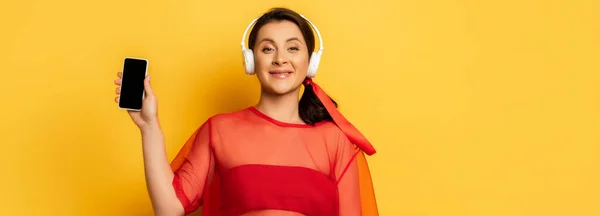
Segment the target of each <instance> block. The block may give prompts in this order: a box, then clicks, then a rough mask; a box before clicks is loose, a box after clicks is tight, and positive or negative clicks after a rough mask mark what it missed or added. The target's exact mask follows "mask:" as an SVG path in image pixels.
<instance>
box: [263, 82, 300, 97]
mask: <svg viewBox="0 0 600 216" xmlns="http://www.w3.org/2000/svg"><path fill="white" fill-rule="evenodd" d="M299 88H300V85H294V84H293V83H289V84H284V83H269V84H267V85H265V86H264V89H265V90H266V91H267V92H268V93H271V94H275V95H285V94H289V93H292V92H295V91H297V90H298V89H299Z"/></svg>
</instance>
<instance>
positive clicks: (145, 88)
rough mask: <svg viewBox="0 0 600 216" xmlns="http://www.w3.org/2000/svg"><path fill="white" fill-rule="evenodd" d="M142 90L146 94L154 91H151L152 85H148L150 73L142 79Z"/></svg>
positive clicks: (151, 93)
mask: <svg viewBox="0 0 600 216" xmlns="http://www.w3.org/2000/svg"><path fill="white" fill-rule="evenodd" d="M144 90H145V91H146V94H147V95H154V92H153V91H152V86H150V75H148V76H146V78H145V79H144Z"/></svg>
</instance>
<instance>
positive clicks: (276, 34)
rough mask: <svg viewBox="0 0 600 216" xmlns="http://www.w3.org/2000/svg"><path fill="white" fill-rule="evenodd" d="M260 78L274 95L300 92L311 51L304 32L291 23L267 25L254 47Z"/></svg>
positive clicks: (263, 27)
mask: <svg viewBox="0 0 600 216" xmlns="http://www.w3.org/2000/svg"><path fill="white" fill-rule="evenodd" d="M254 59H255V66H256V68H255V70H256V76H257V77H258V79H259V81H260V83H261V85H262V88H263V90H265V91H267V92H268V93H272V94H278V95H281V94H287V93H290V92H295V91H296V90H298V91H299V89H300V85H301V84H302V82H303V81H304V78H305V77H306V71H307V69H308V62H309V57H308V49H307V46H306V42H305V41H304V37H303V36H302V32H301V31H300V28H298V26H297V25H296V24H294V23H293V22H290V21H287V20H286V21H275V22H270V23H268V24H266V25H263V26H262V27H261V28H260V30H259V31H258V34H257V37H256V44H255V46H254Z"/></svg>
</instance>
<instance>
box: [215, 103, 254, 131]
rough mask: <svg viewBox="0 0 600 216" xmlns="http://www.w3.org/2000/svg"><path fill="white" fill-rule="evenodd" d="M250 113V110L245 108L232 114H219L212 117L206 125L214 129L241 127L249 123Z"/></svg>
mask: <svg viewBox="0 0 600 216" xmlns="http://www.w3.org/2000/svg"><path fill="white" fill-rule="evenodd" d="M249 112H250V111H249V108H244V109H240V110H236V111H232V112H223V113H217V114H214V115H212V116H210V117H209V118H208V119H207V120H206V123H205V124H209V125H210V126H211V127H212V128H220V127H228V128H231V127H233V126H236V125H238V126H239V125H240V124H243V123H244V122H247V119H248V115H249Z"/></svg>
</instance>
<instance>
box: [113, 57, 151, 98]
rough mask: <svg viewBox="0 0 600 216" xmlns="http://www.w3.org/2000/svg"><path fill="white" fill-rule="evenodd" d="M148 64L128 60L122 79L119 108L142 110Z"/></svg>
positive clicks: (125, 63)
mask: <svg viewBox="0 0 600 216" xmlns="http://www.w3.org/2000/svg"><path fill="white" fill-rule="evenodd" d="M147 66H148V62H147V61H146V60H142V59H132V58H126V59H125V62H124V65H123V76H122V77H121V95H120V99H119V107H121V108H125V109H134V110H140V109H142V101H143V97H144V79H145V78H146V67H147Z"/></svg>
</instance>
